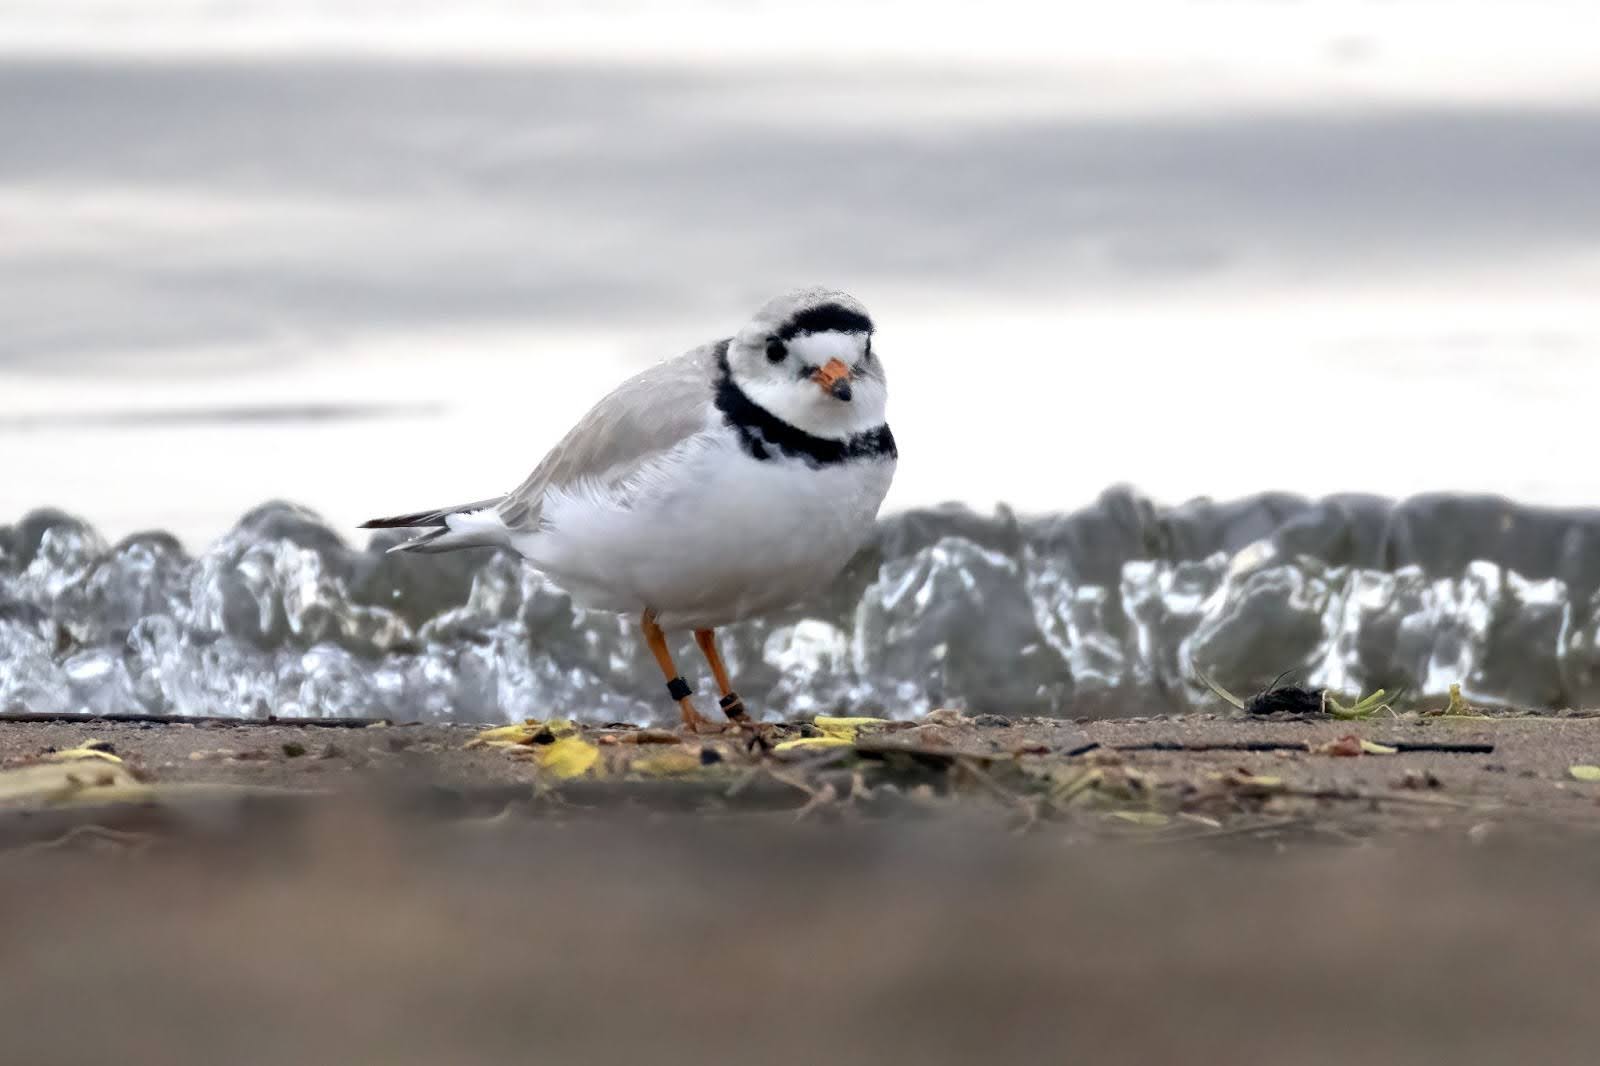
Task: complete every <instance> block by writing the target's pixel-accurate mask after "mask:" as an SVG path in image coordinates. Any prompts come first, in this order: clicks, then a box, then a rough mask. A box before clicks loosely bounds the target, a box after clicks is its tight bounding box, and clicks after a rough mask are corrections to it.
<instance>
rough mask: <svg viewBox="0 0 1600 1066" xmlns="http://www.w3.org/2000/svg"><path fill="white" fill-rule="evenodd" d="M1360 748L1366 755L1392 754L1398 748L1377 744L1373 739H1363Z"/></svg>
mask: <svg viewBox="0 0 1600 1066" xmlns="http://www.w3.org/2000/svg"><path fill="white" fill-rule="evenodd" d="M1361 750H1362V751H1363V752H1365V753H1366V754H1368V755H1393V754H1395V753H1396V752H1397V751H1399V750H1400V749H1399V748H1391V747H1390V746H1389V745H1387V744H1379V743H1378V742H1377V741H1375V740H1363V741H1362V742H1361Z"/></svg>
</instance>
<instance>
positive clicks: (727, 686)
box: [694, 629, 745, 722]
mask: <svg viewBox="0 0 1600 1066" xmlns="http://www.w3.org/2000/svg"><path fill="white" fill-rule="evenodd" d="M694 642H695V643H696V644H698V645H700V654H702V655H704V656H705V657H706V662H708V663H710V664H711V673H712V674H713V675H715V677H716V679H717V689H718V690H719V691H720V692H721V693H722V703H721V704H720V706H721V707H722V713H723V714H725V715H727V716H728V720H729V721H732V722H737V721H740V720H741V719H743V718H744V717H745V713H744V701H743V700H741V699H739V694H738V693H737V692H735V691H733V682H732V681H731V680H729V679H728V668H727V666H725V665H724V664H723V662H722V653H721V652H719V651H717V631H716V630H714V629H697V630H695V631H694Z"/></svg>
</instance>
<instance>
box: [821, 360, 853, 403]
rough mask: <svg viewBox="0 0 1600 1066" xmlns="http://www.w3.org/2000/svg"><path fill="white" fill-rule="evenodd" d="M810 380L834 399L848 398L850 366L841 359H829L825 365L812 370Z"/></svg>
mask: <svg viewBox="0 0 1600 1066" xmlns="http://www.w3.org/2000/svg"><path fill="white" fill-rule="evenodd" d="M811 380H812V381H815V382H816V383H817V386H818V387H819V388H820V389H822V391H823V392H826V393H828V394H829V395H831V396H833V397H834V398H835V399H839V400H848V399H850V368H849V367H847V366H845V365H844V361H843V360H841V359H829V360H828V362H827V365H826V366H821V367H818V368H817V369H816V370H815V371H813V372H812V374H811Z"/></svg>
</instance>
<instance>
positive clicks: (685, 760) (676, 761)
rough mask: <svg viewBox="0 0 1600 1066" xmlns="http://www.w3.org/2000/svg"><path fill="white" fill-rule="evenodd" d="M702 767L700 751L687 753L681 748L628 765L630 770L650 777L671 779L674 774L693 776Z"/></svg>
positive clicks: (647, 756) (649, 756)
mask: <svg viewBox="0 0 1600 1066" xmlns="http://www.w3.org/2000/svg"><path fill="white" fill-rule="evenodd" d="M702 765H703V764H702V763H701V762H700V753H699V752H698V751H685V750H683V749H682V748H679V749H677V750H676V751H664V752H662V753H661V754H659V755H646V756H644V757H643V758H639V759H634V760H633V761H632V762H630V763H629V764H628V770H629V772H631V773H638V774H647V775H648V776H650V777H670V776H672V775H674V774H692V773H694V772H695V771H697V770H699V769H700V768H701V766H702Z"/></svg>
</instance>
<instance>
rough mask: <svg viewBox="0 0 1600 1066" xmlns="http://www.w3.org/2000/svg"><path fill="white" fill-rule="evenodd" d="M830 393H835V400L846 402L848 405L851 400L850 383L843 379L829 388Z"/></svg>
mask: <svg viewBox="0 0 1600 1066" xmlns="http://www.w3.org/2000/svg"><path fill="white" fill-rule="evenodd" d="M828 391H829V392H831V393H833V395H834V398H835V399H838V400H844V401H845V402H846V403H848V402H849V400H850V383H849V382H848V381H846V380H844V379H843V378H840V379H839V380H838V381H835V382H834V383H833V384H832V385H830V386H828Z"/></svg>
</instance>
